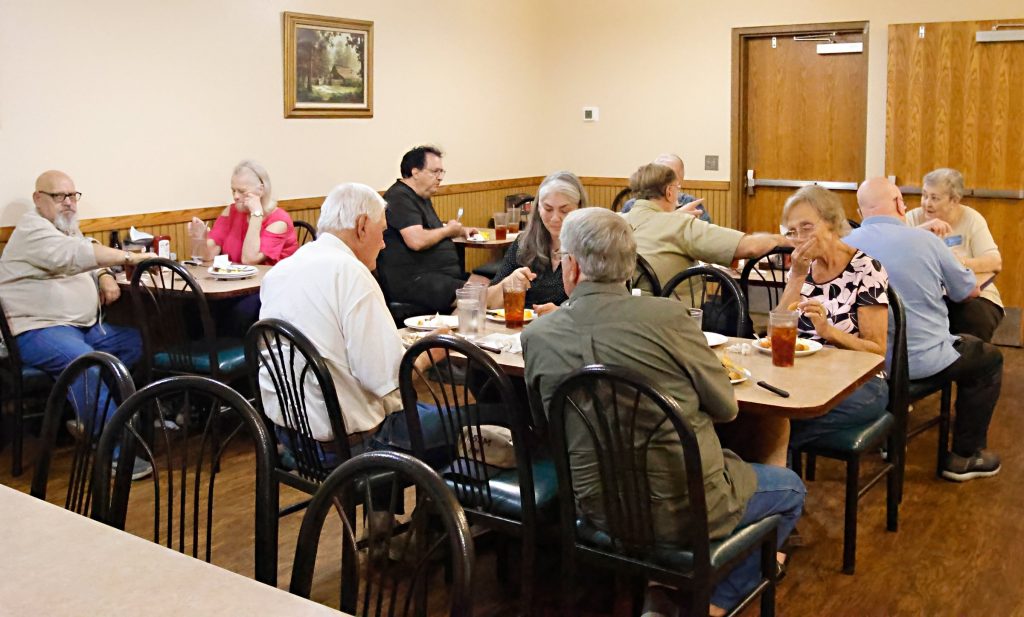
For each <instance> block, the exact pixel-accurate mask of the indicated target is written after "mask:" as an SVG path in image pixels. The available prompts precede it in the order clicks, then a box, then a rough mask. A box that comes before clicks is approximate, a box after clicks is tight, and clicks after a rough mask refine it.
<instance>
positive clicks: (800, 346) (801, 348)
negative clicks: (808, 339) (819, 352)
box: [755, 338, 811, 351]
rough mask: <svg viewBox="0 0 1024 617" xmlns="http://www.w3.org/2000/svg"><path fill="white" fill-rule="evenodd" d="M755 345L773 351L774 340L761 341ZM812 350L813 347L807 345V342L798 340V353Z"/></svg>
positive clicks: (765, 339) (764, 339)
mask: <svg viewBox="0 0 1024 617" xmlns="http://www.w3.org/2000/svg"><path fill="white" fill-rule="evenodd" d="M755 345H757V346H758V347H760V348H761V349H771V348H772V340H771V339H770V338H763V339H759V340H758V341H757V342H756V343H755ZM810 350H811V346H810V345H808V344H807V343H805V342H803V341H801V340H797V342H796V351H810Z"/></svg>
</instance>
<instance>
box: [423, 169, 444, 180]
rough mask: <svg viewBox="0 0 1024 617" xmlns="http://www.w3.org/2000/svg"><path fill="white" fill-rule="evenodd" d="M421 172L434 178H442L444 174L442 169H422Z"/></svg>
mask: <svg viewBox="0 0 1024 617" xmlns="http://www.w3.org/2000/svg"><path fill="white" fill-rule="evenodd" d="M423 171H425V172H427V173H428V174H430V175H432V176H434V177H435V178H443V177H444V174H445V171H444V169H424V170H423Z"/></svg>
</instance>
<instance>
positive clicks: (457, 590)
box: [289, 451, 475, 617]
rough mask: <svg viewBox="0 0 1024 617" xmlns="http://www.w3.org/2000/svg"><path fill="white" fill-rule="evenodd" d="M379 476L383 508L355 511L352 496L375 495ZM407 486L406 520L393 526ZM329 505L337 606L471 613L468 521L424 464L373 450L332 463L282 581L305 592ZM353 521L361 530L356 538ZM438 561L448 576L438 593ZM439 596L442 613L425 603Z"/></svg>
mask: <svg viewBox="0 0 1024 617" xmlns="http://www.w3.org/2000/svg"><path fill="white" fill-rule="evenodd" d="M385 481H386V483H387V487H386V488H387V489H388V490H387V495H388V497H389V499H388V505H387V508H386V509H384V508H377V509H374V510H372V511H371V510H370V509H368V508H365V507H364V508H363V509H362V515H361V516H358V517H357V515H356V505H357V504H359V503H380V500H379V499H378V498H377V497H376V494H377V493H378V490H379V489H380V487H381V486H382V484H383V482H385ZM371 484H372V485H373V487H374V488H373V492H374V493H375V496H374V497H373V499H371V494H370V493H371V489H370V486H371ZM410 486H411V487H413V488H414V489H415V508H414V509H413V510H412V512H411V514H410V515H409V516H408V521H407V522H405V523H404V524H402V525H401V526H395V525H394V524H393V523H392V521H394V520H395V515H396V514H397V513H398V512H399V511H400V510H401V509H402V506H403V504H405V502H406V500H407V499H408V498H409V497H408V496H407V494H406V489H407V487H410ZM332 510H333V511H334V512H336V513H337V515H338V517H339V519H340V522H341V581H340V587H341V593H340V598H341V602H340V604H341V606H340V608H341V610H342V611H344V612H345V613H348V614H352V615H358V616H363V615H367V616H369V615H375V616H376V615H380V616H389V617H392V616H399V615H423V616H425V615H427V614H428V610H427V609H428V608H430V611H429V614H431V615H440V614H447V615H452V616H453V617H463V616H465V617H468V616H469V615H472V612H473V606H472V605H473V598H472V595H473V564H474V561H475V556H474V550H473V537H472V535H471V533H470V530H469V523H468V522H467V521H466V516H465V515H464V514H463V511H462V507H461V506H460V505H459V502H458V501H456V499H455V497H454V495H452V493H451V491H450V490H449V489H448V487H446V486H445V484H444V482H443V481H442V480H441V478H440V477H438V475H437V474H436V473H435V472H434V471H433V470H431V469H430V468H429V467H427V465H426V464H424V463H423V462H421V461H417V460H416V459H414V458H412V457H411V456H408V455H406V454H401V453H398V452H384V451H379V452H368V453H366V454H360V455H359V456H356V457H353V458H352V459H349V460H348V461H346V462H345V463H343V464H342V465H341V466H339V467H338V468H337V469H335V470H334V471H333V472H332V473H331V475H329V476H328V477H327V479H326V480H325V481H324V483H323V484H322V485H321V486H320V489H319V490H317V492H316V494H315V495H314V496H313V501H312V502H311V503H310V505H309V509H308V510H307V511H306V515H305V517H304V518H303V519H302V528H301V529H300V530H299V539H298V543H297V545H296V549H295V562H294V566H293V567H292V580H291V586H290V588H289V590H290V591H291V592H292V593H293V594H296V595H298V596H302V597H304V598H308V597H309V595H310V591H311V590H312V586H313V572H314V566H315V564H316V556H317V551H318V549H319V544H320V535H321V533H322V531H323V527H324V523H325V521H326V519H327V515H328V514H329V513H330V512H331V511H332ZM382 510H383V511H382ZM371 514H372V515H371ZM381 514H382V515H384V516H377V515H381ZM382 519H383V521H387V522H382ZM357 528H361V529H362V530H363V531H364V532H366V536H367V538H365V539H360V538H359V537H358V536H357ZM401 530H404V533H403V534H401V535H399V533H398V532H399V531H401ZM361 554H362V555H363V556H362V558H360V555H361ZM438 561H443V562H445V565H446V569H447V570H448V571H449V572H450V577H451V578H450V580H451V583H450V585H449V587H448V589H447V593H444V594H441V593H438V588H439V587H441V586H442V585H441V582H442V581H441V579H442V577H443V576H444V574H443V572H442V568H439V567H438ZM428 590H429V593H428ZM442 596H446V597H443V598H442ZM439 598H442V599H443V601H444V602H445V603H446V604H447V607H448V610H447V611H446V612H444V613H442V612H441V611H440V610H439V607H437V606H430V607H428V603H429V602H430V600H437V599H439Z"/></svg>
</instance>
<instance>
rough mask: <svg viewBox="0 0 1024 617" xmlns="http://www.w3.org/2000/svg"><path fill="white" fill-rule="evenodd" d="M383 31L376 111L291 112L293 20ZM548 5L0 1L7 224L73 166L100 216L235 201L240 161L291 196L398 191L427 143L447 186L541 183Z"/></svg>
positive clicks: (365, 0) (378, 35) (87, 202)
mask: <svg viewBox="0 0 1024 617" xmlns="http://www.w3.org/2000/svg"><path fill="white" fill-rule="evenodd" d="M286 10H287V11H295V12H307V13H315V14H321V15H337V16H343V17H351V18H356V19H368V20H373V21H374V22H375V30H374V36H375V47H374V61H375V63H376V66H375V70H374V76H375V81H374V99H375V100H374V112H375V115H374V117H373V118H372V119H369V120H362V119H346V120H336V119H332V120H313V119H284V117H283V111H282V110H283V103H282V58H281V53H282V52H281V13H282V11H286ZM536 19H537V10H536V3H535V2H533V1H532V0H530V1H526V2H523V1H519V0H517V1H516V2H500V3H499V2H475V1H466V0H431V1H430V2H426V3H425V2H413V1H412V0H409V1H406V0H401V1H398V0H352V1H349V2H345V3H338V2H330V1H327V0H289V1H284V0H208V1H199V0H175V1H171V2H129V1H127V0H90V1H89V2H77V1H71V0H0V225H10V224H13V223H14V222H15V221H16V220H17V216H18V215H19V214H20V213H21V212H22V211H24V209H25V207H27V205H28V204H30V201H29V198H30V194H31V191H32V182H33V181H34V179H35V177H36V175H37V174H38V173H39V172H40V171H42V170H44V169H48V168H54V167H55V168H59V169H64V170H66V171H68V172H69V173H71V174H72V176H73V177H74V178H75V180H76V182H77V185H78V189H79V190H81V191H82V192H83V193H85V194H86V199H84V200H83V202H82V211H83V212H82V213H83V215H84V216H85V217H86V218H91V217H96V216H107V215H113V214H126V213H138V212H149V211H159V210H171V209H181V208H186V207H197V206H204V205H212V204H219V203H224V202H225V201H227V200H229V198H230V193H229V190H228V184H229V180H230V178H229V175H230V172H231V169H232V166H233V165H234V164H235V163H236V162H238V161H239V160H240V159H242V158H243V157H252V158H255V159H257V160H259V161H261V162H263V163H264V164H265V165H266V167H267V168H268V169H269V171H270V174H271V178H272V179H273V181H274V190H275V194H276V195H277V196H278V197H281V198H284V197H301V196H310V195H324V194H326V193H327V191H328V190H329V189H330V188H331V187H332V186H333V185H334V184H336V183H337V182H340V181H346V180H358V181H361V182H365V183H367V184H370V185H372V186H375V187H378V188H386V187H387V186H388V185H389V184H390V183H391V182H392V181H393V180H394V178H395V177H397V176H398V162H399V159H400V157H401V155H402V153H403V152H404V151H405V150H406V149H408V148H409V147H410V146H412V145H416V144H418V143H422V142H431V143H437V144H439V145H441V146H442V147H443V148H444V149H445V150H446V151H448V153H449V156H448V159H447V165H446V166H447V168H448V170H449V174H448V177H447V178H446V181H447V182H460V181H469V180H479V179H497V178H505V177H522V176H530V175H534V174H535V173H536V170H537V165H536V162H535V160H534V159H533V158H532V156H531V152H530V151H531V146H532V138H531V136H530V134H529V133H528V132H527V131H524V130H522V129H523V127H528V126H530V125H531V124H532V122H533V118H535V117H536V116H537V115H538V110H539V105H540V102H539V101H538V100H537V99H536V98H534V97H532V96H529V95H513V94H512V93H513V92H516V93H522V92H524V91H527V92H529V91H530V90H532V89H533V88H532V86H533V85H534V84H536V83H537V82H538V80H539V74H540V73H539V70H540V68H539V67H540V66H542V63H541V61H540V58H541V56H540V51H539V47H538V45H537V44H536V42H537V34H536V33H535V30H534V29H533V28H532V27H531V25H532V24H533V23H535V21H536Z"/></svg>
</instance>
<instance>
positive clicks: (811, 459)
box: [807, 452, 818, 482]
mask: <svg viewBox="0 0 1024 617" xmlns="http://www.w3.org/2000/svg"><path fill="white" fill-rule="evenodd" d="M817 462H818V457H816V456H814V455H813V454H811V453H810V452H808V453H807V479H808V480H809V481H811V482H814V475H815V471H816V469H815V467H816V465H815V463H817Z"/></svg>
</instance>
